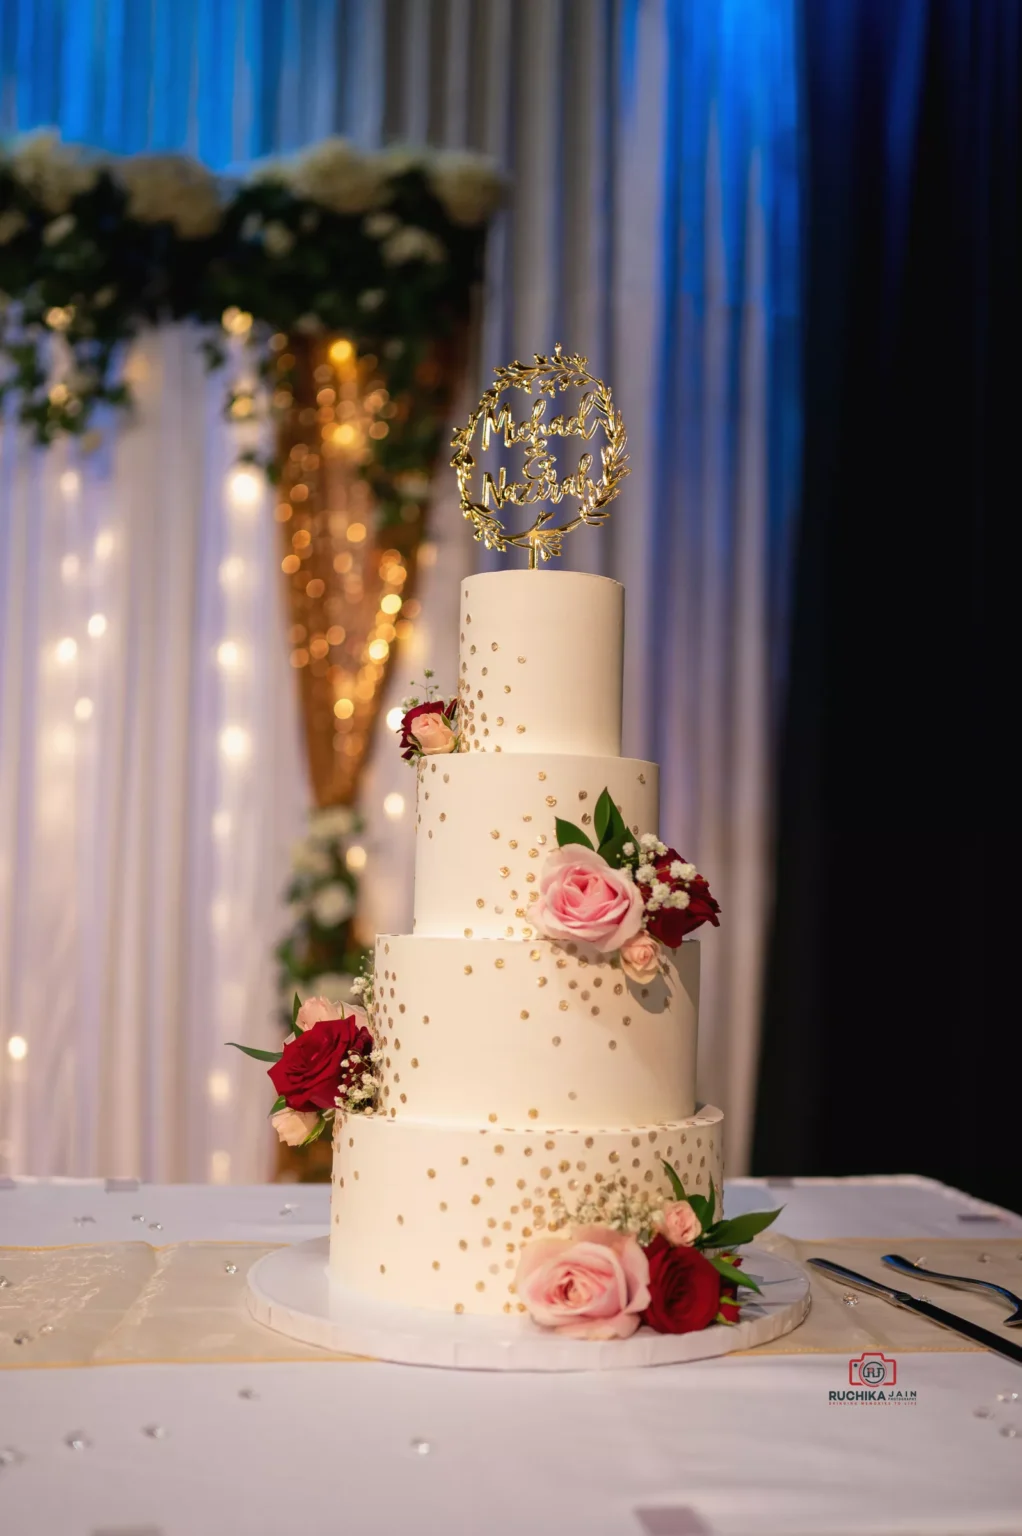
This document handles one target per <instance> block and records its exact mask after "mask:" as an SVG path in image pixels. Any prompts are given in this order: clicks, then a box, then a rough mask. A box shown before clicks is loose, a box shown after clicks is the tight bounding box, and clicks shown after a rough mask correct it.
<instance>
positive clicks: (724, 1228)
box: [705, 1206, 784, 1248]
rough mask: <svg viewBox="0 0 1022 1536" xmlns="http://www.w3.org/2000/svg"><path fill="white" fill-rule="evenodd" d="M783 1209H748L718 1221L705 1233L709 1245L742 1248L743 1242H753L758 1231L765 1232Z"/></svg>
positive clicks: (779, 1207) (711, 1246) (712, 1246)
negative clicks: (728, 1219) (739, 1214)
mask: <svg viewBox="0 0 1022 1536" xmlns="http://www.w3.org/2000/svg"><path fill="white" fill-rule="evenodd" d="M783 1209H784V1207H783V1206H778V1208H777V1209H776V1210H775V1211H748V1212H746V1214H745V1215H744V1216H733V1217H732V1218H731V1220H730V1221H718V1223H717V1225H716V1226H715V1227H711V1228H710V1230H709V1231H708V1232H707V1233H706V1234H705V1240H706V1244H707V1247H710V1248H740V1247H741V1245H742V1244H743V1243H751V1242H752V1239H753V1238H754V1237H755V1236H756V1234H757V1233H758V1232H763V1231H764V1230H765V1229H766V1228H767V1227H769V1226H770V1224H771V1223H772V1222H775V1221H776V1220H777V1218H778V1216H779V1215H780V1214H781V1211H782V1210H783Z"/></svg>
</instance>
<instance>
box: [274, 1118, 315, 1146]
mask: <svg viewBox="0 0 1022 1536" xmlns="http://www.w3.org/2000/svg"><path fill="white" fill-rule="evenodd" d="M318 1123H319V1115H318V1114H317V1113H316V1111H315V1110H304V1111H301V1112H299V1111H298V1110H297V1109H278V1110H277V1113H276V1114H275V1115H271V1116H270V1124H271V1125H272V1126H273V1129H274V1130H275V1131H276V1133H277V1135H278V1136H279V1137H280V1139H281V1141H282V1142H283V1143H284V1145H285V1146H287V1147H300V1146H301V1144H302V1142H303V1141H304V1140H305V1138H306V1137H307V1136H308V1135H309V1133H310V1131H313V1130H314V1129H315V1127H316V1126H317V1124H318Z"/></svg>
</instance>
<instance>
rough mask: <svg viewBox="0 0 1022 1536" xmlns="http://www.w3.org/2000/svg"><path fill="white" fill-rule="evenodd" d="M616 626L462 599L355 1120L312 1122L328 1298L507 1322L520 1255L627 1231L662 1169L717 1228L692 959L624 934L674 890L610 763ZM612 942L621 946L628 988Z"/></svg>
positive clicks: (545, 578)
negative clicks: (575, 1224)
mask: <svg viewBox="0 0 1022 1536" xmlns="http://www.w3.org/2000/svg"><path fill="white" fill-rule="evenodd" d="M623 621H624V591H623V588H622V587H621V586H619V585H618V583H616V582H614V581H610V580H607V579H605V578H603V577H599V576H589V575H582V574H579V573H576V572H570V571H557V572H551V571H542V570H506V571H500V572H491V573H487V574H484V575H477V576H471V577H469V578H467V579H466V580H464V581H463V582H462V584H461V633H460V659H459V680H458V699H457V707H456V709H455V708H454V707H453V705H452V706H451V707H450V708H449V709H448V710H447V712H446V713H443V712H440V713H435V714H433V715H431V716H430V723H429V725H428V726H427V724H426V723H424V724H423V726H422V736H423V742H424V744H423V742H415V745H416V749H417V750H416V752H415V754H414V755H415V759H416V772H417V777H418V805H417V813H416V836H417V844H416V867H415V907H414V913H415V916H414V931H413V932H412V933H411V934H400V935H399V934H391V935H380V936H379V937H378V938H377V940H376V956H375V977H374V983H373V1005H372V1011H371V1016H370V1021H369V1022H370V1026H371V1029H372V1033H373V1036H374V1041H375V1047H376V1056H375V1072H376V1075H377V1085H376V1087H375V1090H374V1091H375V1096H376V1097H375V1107H374V1112H373V1113H371V1114H364V1113H362V1114H359V1113H347V1114H345V1113H341V1112H338V1113H337V1114H336V1116H335V1117H334V1121H333V1137H334V1143H333V1145H334V1153H333V1187H332V1199H331V1226H330V1273H331V1276H332V1278H333V1279H334V1280H335V1281H336V1282H338V1283H340V1284H342V1285H344V1286H346V1287H351V1288H354V1289H356V1290H358V1291H360V1292H362V1293H364V1294H367V1295H372V1296H375V1297H379V1298H385V1299H387V1300H390V1301H394V1302H399V1303H404V1304H408V1305H412V1306H419V1307H432V1308H443V1309H447V1310H451V1309H453V1310H454V1311H455V1312H475V1313H509V1312H516V1311H524V1310H525V1307H524V1305H523V1303H522V1301H521V1300H520V1298H519V1295H518V1291H517V1290H516V1275H517V1274H518V1271H519V1264H520V1261H521V1260H522V1255H523V1252H524V1250H525V1249H526V1248H527V1246H528V1245H529V1244H530V1243H533V1242H535V1241H537V1240H541V1239H543V1238H545V1237H548V1236H549V1235H550V1234H551V1233H552V1232H554V1231H558V1230H561V1229H562V1228H563V1227H564V1225H565V1222H566V1220H569V1219H572V1218H573V1213H575V1212H579V1211H581V1212H583V1213H584V1212H586V1211H587V1210H588V1211H592V1209H593V1208H594V1202H596V1203H597V1204H598V1202H599V1201H601V1200H606V1199H607V1198H608V1197H614V1198H617V1197H618V1194H619V1192H620V1198H621V1199H622V1200H623V1202H624V1206H625V1208H626V1209H638V1208H642V1207H643V1206H644V1202H645V1201H646V1199H647V1197H648V1199H651V1200H655V1199H656V1198H658V1197H661V1198H662V1192H663V1191H664V1188H665V1184H666V1181H667V1171H666V1169H665V1166H664V1165H665V1163H666V1164H667V1165H669V1167H670V1168H671V1169H673V1170H674V1171H675V1172H676V1174H677V1176H678V1180H679V1181H680V1183H681V1184H682V1185H683V1186H684V1188H685V1190H686V1192H687V1195H688V1196H689V1197H692V1196H695V1197H697V1199H696V1208H697V1209H699V1210H700V1211H701V1212H702V1214H703V1218H704V1224H706V1222H707V1221H708V1219H709V1218H708V1217H707V1206H706V1205H705V1204H703V1203H701V1202H700V1201H699V1199H698V1197H703V1199H704V1200H705V1199H706V1198H707V1197H708V1198H709V1201H710V1207H709V1208H710V1210H711V1211H713V1210H715V1211H716V1212H719V1210H720V1201H721V1184H722V1152H723V1148H722V1131H723V1125H722V1119H723V1117H722V1115H721V1113H720V1111H719V1110H717V1109H713V1108H710V1107H707V1106H700V1105H698V1104H697V1103H696V1096H695V1058H696V1028H697V1019H698V1002H699V946H698V944H697V943H694V942H692V941H687V942H685V943H684V944H681V943H680V942H679V941H678V938H675V939H674V940H673V943H674V944H675V946H676V947H674V948H666V947H664V946H663V945H661V944H659V943H657V944H654V943H653V942H652V940H650V939H648V938H647V935H646V932H645V930H643V931H642V932H641V933H639V934H636V929H637V928H638V927H639V920H638V919H637V918H634V913H635V911H636V910H638V911H639V913H640V915H641V913H642V910H643V902H644V901H645V903H646V908H647V909H648V910H653V909H655V908H657V906H658V905H660V906H661V907H662V908H663V911H662V913H661V916H663V915H665V914H667V915H670V916H672V917H673V916H675V915H676V913H678V912H680V911H681V909H682V908H683V907H687V906H688V903H689V896H688V894H686V892H687V891H688V890H689V889H694V887H691V877H695V879H696V880H698V878H699V877H698V876H696V875H695V871H694V869H693V868H692V866H691V865H684V864H681V863H679V861H678V860H677V857H676V856H674V855H673V854H672V855H671V859H672V860H673V862H670V863H669V867H667V866H665V867H664V869H662V870H660V871H659V873H658V871H657V866H656V859H657V855H658V853H661V854H662V853H663V852H664V845H663V844H659V843H658V842H657V839H656V836H655V831H654V833H653V834H652V835H651V834H650V832H649V830H648V829H656V828H657V826H658V809H659V805H658V800H659V772H658V768H657V765H656V764H655V763H648V762H642V761H639V760H636V759H634V758H625V757H621V756H620V749H621V692H622V651H623ZM434 708H435V710H437V711H441V706H439V705H437V706H434ZM413 723H414V722H413ZM430 730H432V732H433V735H432V737H431V736H430V734H429V732H430ZM452 748H455V750H452ZM608 806H609V810H608V809H607V807H608ZM598 807H602V808H603V809H602V813H601V812H598ZM618 813H620V814H619V815H618ZM601 814H602V820H603V823H604V825H603V826H600V825H597V822H598V821H599V820H600V816H601ZM608 817H618V824H619V827H620V834H619V835H617V837H616V841H615V825H614V821H613V819H611V821H610V822H609V825H608ZM566 829H567V830H566ZM587 842H588V844H589V846H588V848H587V846H586V844H587ZM612 843H613V845H614V847H615V852H616V858H615V859H614V860H612V862H613V863H616V864H617V865H618V866H620V865H621V864H622V863H623V862H624V863H625V864H626V867H625V868H624V869H623V870H619V869H614V870H611V869H610V865H609V864H603V868H604V871H610V874H608V877H607V878H608V880H610V881H611V883H610V885H608V884H607V883H606V881H604V880H603V877H602V875H601V873H600V872H599V870H598V869H597V868H596V865H598V864H600V863H601V862H602V860H601V858H600V855H599V854H598V853H597V852H596V851H594V850H595V849H597V848H600V847H603V846H606V847H608V848H609V847H610V846H611V844H612ZM643 848H645V849H646V854H645V855H644V854H643ZM622 849H623V850H624V853H623V854H622ZM573 853H577V854H578V859H577V860H576V862H575V864H574V865H572V868H571V870H570V871H568V872H567V874H566V873H565V870H566V862H565V861H566V859H568V858H569V857H570V856H571V855H572V854H573ZM644 856H645V857H646V866H645V869H643V867H641V863H639V864H637V861H641V859H642V858H643V857H644ZM629 859H630V860H631V861H632V862H631V864H628V863H627V861H628V860H629ZM590 866H592V868H590ZM672 871H673V873H672ZM611 877H612V878H611ZM643 878H645V880H646V884H645V885H644V886H643V885H641V884H636V883H635V882H636V880H637V879H638V880H639V881H641V880H642V879H643ZM615 881H616V882H617V884H614V882H615ZM686 882H689V883H688V884H686ZM619 887H620V889H619ZM608 892H609V894H608ZM673 893H677V894H673ZM707 894H708V892H707ZM672 902H676V903H677V907H676V909H675V908H672V907H671V906H670V904H671V903H672ZM636 903H638V908H637V909H636V906H635V904H636ZM664 903H666V904H667V905H666V906H664ZM714 910H715V904H714ZM633 919H634V920H633ZM615 924H617V925H618V927H619V932H620V934H621V935H623V936H624V938H627V939H629V942H631V943H632V944H633V945H634V944H635V943H636V941H638V946H639V947H638V950H636V951H635V952H634V954H633V957H632V960H631V962H630V963H628V964H625V963H623V957H625V958H627V955H626V949H625V948H622V947H621V945H620V944H619V943H617V942H616V941H615V940H614V939H613V936H612V935H613V929H614V926H615ZM650 926H653V925H652V924H651V925H650ZM693 926H694V924H693ZM573 935H578V937H574V936H573ZM581 935H585V937H582V936H581ZM671 943H672V940H671V939H670V938H668V939H667V944H668V945H669V944H671ZM643 945H645V949H644V948H643ZM637 978H638V979H637ZM338 1103H339V1104H340V1101H338ZM671 1182H672V1183H674V1181H673V1180H672V1181H671ZM667 1193H668V1194H670V1189H669V1188H668V1189H667ZM679 1209H680V1207H679ZM696 1225H698V1223H696ZM643 1262H645V1261H643ZM714 1307H715V1304H714Z"/></svg>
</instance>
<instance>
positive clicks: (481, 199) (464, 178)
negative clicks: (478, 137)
mask: <svg viewBox="0 0 1022 1536" xmlns="http://www.w3.org/2000/svg"><path fill="white" fill-rule="evenodd" d="M426 174H427V176H428V177H429V183H430V186H431V187H432V188H433V191H434V192H435V193H436V195H437V197H438V198H439V199H440V201H441V203H443V205H444V208H445V210H446V212H447V214H448V216H449V217H450V218H451V220H452V221H453V222H454V223H455V224H461V225H464V226H471V225H473V224H483V223H485V221H486V220H487V219H488V218H489V217H490V215H491V214H492V213H493V212H494V210H495V209H496V207H497V205H498V203H499V202H500V199H501V195H502V193H503V182H502V180H501V177H500V174H499V172H498V170H497V167H496V164H495V163H494V162H493V161H492V160H490V159H487V158H486V157H485V156H482V155H466V154H460V153H451V154H441V155H436V156H435V157H434V158H433V159H432V160H430V162H429V164H428V166H427V169H426Z"/></svg>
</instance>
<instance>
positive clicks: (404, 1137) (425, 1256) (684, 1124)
mask: <svg viewBox="0 0 1022 1536" xmlns="http://www.w3.org/2000/svg"><path fill="white" fill-rule="evenodd" d="M723 1125H724V1117H723V1115H722V1113H721V1111H720V1110H719V1109H714V1108H712V1106H710V1105H705V1106H703V1107H701V1108H700V1109H698V1110H697V1112H696V1113H695V1114H694V1115H692V1116H691V1117H690V1118H688V1119H686V1120H676V1121H671V1122H666V1123H664V1124H661V1125H639V1126H625V1127H621V1128H620V1129H618V1130H605V1129H601V1130H566V1129H564V1128H558V1129H554V1130H544V1129H542V1128H541V1127H538V1126H537V1127H531V1126H530V1127H529V1128H528V1129H525V1130H523V1129H511V1130H508V1129H501V1128H500V1127H497V1126H490V1127H486V1128H484V1129H473V1128H472V1127H470V1126H464V1125H442V1124H437V1123H430V1122H426V1121H415V1120H410V1119H401V1120H391V1119H385V1118H384V1117H383V1116H382V1115H381V1116H368V1115H349V1116H347V1117H346V1118H344V1119H342V1118H341V1117H338V1119H337V1121H336V1123H335V1126H334V1166H333V1179H332V1189H331V1198H330V1274H331V1278H332V1279H334V1280H335V1281H337V1282H338V1283H339V1284H341V1285H345V1286H351V1287H353V1288H354V1289H356V1290H359V1291H362V1292H364V1293H365V1294H367V1295H372V1296H379V1297H381V1298H385V1299H386V1300H388V1301H394V1302H400V1303H402V1304H404V1305H407V1306H418V1307H435V1308H443V1309H453V1310H454V1311H455V1312H483V1313H485V1312H513V1311H515V1310H516V1309H519V1308H520V1307H521V1304H520V1303H519V1302H518V1301H517V1299H516V1296H515V1289H514V1275H515V1270H516V1269H517V1267H518V1257H519V1254H520V1252H521V1249H522V1248H523V1247H524V1245H525V1244H526V1243H527V1242H528V1241H529V1239H530V1238H532V1237H534V1236H536V1235H537V1234H538V1233H542V1232H545V1231H547V1230H548V1228H549V1225H550V1223H551V1222H552V1221H556V1219H557V1214H556V1213H557V1212H558V1211H559V1210H560V1209H561V1208H562V1207H566V1208H567V1209H568V1210H569V1211H573V1210H574V1207H575V1206H576V1204H577V1203H578V1202H579V1201H580V1200H582V1199H584V1198H592V1197H593V1196H594V1194H595V1193H596V1192H597V1191H598V1190H599V1189H600V1188H601V1187H603V1186H606V1185H608V1184H610V1183H612V1182H615V1181H620V1180H621V1179H624V1180H625V1181H626V1186H627V1189H628V1190H629V1191H630V1192H631V1193H632V1194H638V1193H640V1192H642V1191H645V1192H647V1193H649V1194H653V1193H654V1192H656V1191H660V1192H662V1193H663V1194H664V1195H665V1197H667V1198H670V1189H669V1187H668V1180H667V1176H666V1174H665V1172H664V1168H663V1162H662V1160H666V1161H667V1162H668V1163H670V1164H671V1166H672V1167H673V1168H674V1169H676V1171H677V1173H678V1175H679V1177H680V1178H681V1181H682V1183H683V1184H684V1186H685V1189H686V1192H687V1193H689V1194H703V1195H705V1194H708V1193H709V1189H710V1184H711V1183H712V1184H713V1187H714V1189H715V1191H716V1197H717V1202H718V1209H719V1208H720V1202H721V1199H722V1186H723V1168H724V1159H723V1153H724V1148H723Z"/></svg>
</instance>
